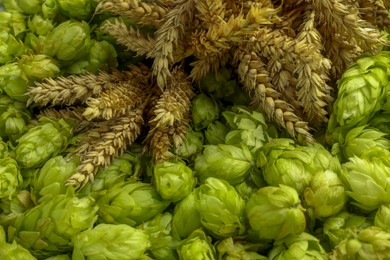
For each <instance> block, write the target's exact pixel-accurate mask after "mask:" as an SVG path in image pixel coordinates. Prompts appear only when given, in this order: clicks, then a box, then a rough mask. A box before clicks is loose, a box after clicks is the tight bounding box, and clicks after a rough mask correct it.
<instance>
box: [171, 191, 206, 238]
mask: <svg viewBox="0 0 390 260" xmlns="http://www.w3.org/2000/svg"><path fill="white" fill-rule="evenodd" d="M201 226H202V224H201V222H200V215H199V213H198V211H197V210H196V208H195V196H194V193H193V192H192V193H191V194H190V195H188V196H187V197H185V198H184V199H182V200H181V201H180V202H179V203H177V204H176V206H175V209H174V212H173V219H172V235H173V237H174V238H176V239H178V240H180V239H184V238H186V237H188V236H189V235H190V234H191V233H192V232H193V231H194V230H196V229H198V228H200V227H201Z"/></svg>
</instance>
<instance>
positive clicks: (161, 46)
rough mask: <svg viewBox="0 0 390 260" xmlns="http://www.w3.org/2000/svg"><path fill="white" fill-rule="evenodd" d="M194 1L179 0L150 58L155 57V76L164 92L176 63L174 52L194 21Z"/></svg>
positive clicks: (171, 11)
mask: <svg viewBox="0 0 390 260" xmlns="http://www.w3.org/2000/svg"><path fill="white" fill-rule="evenodd" d="M194 12H195V2H194V0H178V1H177V2H176V5H175V6H174V7H173V9H171V10H170V11H169V12H168V13H167V14H166V15H165V16H164V18H163V23H162V24H161V26H160V27H159V28H158V30H157V32H156V37H155V40H156V43H155V46H154V48H153V50H152V51H151V52H150V53H148V57H153V58H154V62H153V75H154V76H156V80H157V85H158V86H159V87H160V88H161V89H162V90H163V89H165V87H166V85H167V81H168V79H169V78H170V77H171V72H170V66H171V65H172V64H173V63H174V61H175V60H174V54H173V53H174V50H175V49H176V48H178V46H179V42H180V41H182V40H183V39H184V36H185V32H186V29H187V27H188V26H189V25H190V24H191V23H192V22H193V21H194Z"/></svg>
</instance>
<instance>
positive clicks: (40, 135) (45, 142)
mask: <svg viewBox="0 0 390 260" xmlns="http://www.w3.org/2000/svg"><path fill="white" fill-rule="evenodd" d="M71 135H72V126H71V125H69V124H68V123H67V122H65V121H64V120H63V119H60V120H58V121H55V120H53V119H49V118H44V117H43V118H41V119H40V124H39V125H37V126H35V127H33V128H31V129H30V130H28V131H27V132H26V133H25V134H24V135H23V136H22V137H21V138H19V139H18V140H17V142H18V145H17V147H16V148H15V154H16V160H17V162H18V163H19V164H20V166H22V167H24V168H34V167H38V166H41V165H42V164H43V163H45V162H46V161H47V160H48V159H49V158H51V157H52V156H56V155H58V154H59V153H60V152H61V151H62V150H63V149H64V148H65V147H66V145H67V144H68V142H69V139H70V137H71Z"/></svg>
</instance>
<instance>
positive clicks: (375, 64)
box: [327, 52, 390, 143]
mask: <svg viewBox="0 0 390 260" xmlns="http://www.w3.org/2000/svg"><path fill="white" fill-rule="evenodd" d="M389 60H390V56H389V53H388V52H381V53H379V54H378V55H376V56H365V57H362V58H360V59H358V60H357V61H356V63H355V64H354V65H353V66H351V67H350V68H349V69H347V70H346V71H345V72H344V74H343V75H342V77H341V79H340V80H339V81H338V83H337V84H338V98H337V100H336V102H335V103H334V105H333V112H332V114H331V116H330V119H329V124H328V129H327V132H328V135H329V137H328V138H330V139H332V137H331V136H332V134H337V133H338V130H337V131H335V130H336V128H337V127H341V128H353V127H356V126H361V125H364V124H366V123H367V122H368V121H369V120H370V118H372V117H373V115H374V114H375V112H377V111H378V110H379V109H380V108H381V106H382V104H383V102H384V98H385V89H386V86H387V84H388V69H389V65H388V64H389ZM330 143H332V141H331V140H330Z"/></svg>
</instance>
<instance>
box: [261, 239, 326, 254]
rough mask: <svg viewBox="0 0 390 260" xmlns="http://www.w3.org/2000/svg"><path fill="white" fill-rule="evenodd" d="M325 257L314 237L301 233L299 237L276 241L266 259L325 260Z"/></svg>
mask: <svg viewBox="0 0 390 260" xmlns="http://www.w3.org/2000/svg"><path fill="white" fill-rule="evenodd" d="M326 256H327V254H326V252H325V250H324V249H323V248H322V246H321V245H320V241H319V240H318V239H317V238H316V237H314V236H312V235H310V234H308V233H301V234H299V235H289V236H287V237H285V238H283V239H280V240H276V241H275V243H274V246H273V248H272V249H271V251H270V252H269V254H268V259H271V260H273V259H275V260H277V259H278V260H283V259H291V260H300V259H313V260H314V259H318V260H319V259H321V260H326V259H327V257H326Z"/></svg>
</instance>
